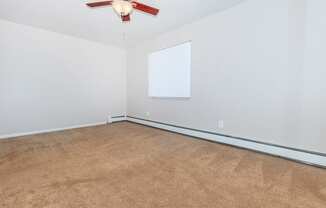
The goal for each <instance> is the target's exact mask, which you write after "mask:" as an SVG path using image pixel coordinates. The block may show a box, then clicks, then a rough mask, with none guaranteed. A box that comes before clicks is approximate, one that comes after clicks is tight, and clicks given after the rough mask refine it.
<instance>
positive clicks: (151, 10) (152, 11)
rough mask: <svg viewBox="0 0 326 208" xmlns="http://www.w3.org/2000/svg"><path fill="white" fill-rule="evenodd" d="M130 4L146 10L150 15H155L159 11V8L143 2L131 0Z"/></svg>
mask: <svg viewBox="0 0 326 208" xmlns="http://www.w3.org/2000/svg"><path fill="white" fill-rule="evenodd" d="M132 5H133V7H134V8H135V9H137V10H140V11H143V12H146V13H148V14H151V15H157V14H158V12H159V11H160V10H159V9H156V8H154V7H150V6H147V5H145V4H141V3H138V2H136V1H132Z"/></svg>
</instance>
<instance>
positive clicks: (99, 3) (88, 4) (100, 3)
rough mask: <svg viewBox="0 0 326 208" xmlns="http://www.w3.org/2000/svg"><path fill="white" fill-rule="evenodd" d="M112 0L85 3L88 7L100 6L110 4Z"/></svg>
mask: <svg viewBox="0 0 326 208" xmlns="http://www.w3.org/2000/svg"><path fill="white" fill-rule="evenodd" d="M112 2H113V1H99V2H92V3H87V4H86V5H87V6H89V7H101V6H109V5H112Z"/></svg>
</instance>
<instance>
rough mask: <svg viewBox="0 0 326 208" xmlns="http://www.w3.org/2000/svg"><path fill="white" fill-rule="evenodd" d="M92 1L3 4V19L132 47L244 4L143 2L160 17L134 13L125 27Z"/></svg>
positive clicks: (223, 0)
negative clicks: (93, 6) (89, 4)
mask: <svg viewBox="0 0 326 208" xmlns="http://www.w3.org/2000/svg"><path fill="white" fill-rule="evenodd" d="M90 1H94V0H90ZM90 1H86V0H63V1H58V0H25V1H22V0H6V1H0V18H2V19H6V20H9V21H13V22H16V23H20V24H26V25H31V26H36V27H40V28H44V29H47V30H51V31H55V32H59V33H64V34H68V35H73V36H77V37H81V38H85V39H88V40H93V41H99V42H102V43H106V44H111V45H115V46H119V47H128V46H132V45H135V44H136V43H137V42H141V41H144V40H145V39H147V38H150V37H154V36H156V35H158V34H160V33H163V32H167V31H169V30H171V29H174V28H177V27H180V26H181V25H184V24H186V23H189V22H192V21H195V20H197V19H199V18H202V17H204V16H207V15H210V14H212V13H215V12H217V11H221V10H223V9H226V8H229V7H232V6H234V5H236V4H237V3H239V2H241V1H243V0H139V2H141V3H146V4H148V5H151V6H154V7H157V8H159V9H160V13H159V15H158V16H157V17H152V16H150V15H147V14H144V13H140V12H134V13H133V14H132V21H131V22H130V23H124V24H123V23H122V22H121V21H120V19H119V18H118V17H117V15H116V14H115V13H114V12H113V10H112V8H111V7H103V8H99V9H90V8H88V7H86V6H85V3H86V2H90ZM95 1H96V0H95ZM123 34H125V35H123Z"/></svg>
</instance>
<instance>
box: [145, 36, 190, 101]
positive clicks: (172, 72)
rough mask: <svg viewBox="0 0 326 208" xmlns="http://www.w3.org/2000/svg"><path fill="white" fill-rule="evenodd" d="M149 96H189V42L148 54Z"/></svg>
mask: <svg viewBox="0 0 326 208" xmlns="http://www.w3.org/2000/svg"><path fill="white" fill-rule="evenodd" d="M148 65H149V74H148V78H149V86H148V94H149V96H150V97H168V98H189V97H190V96H191V87H190V86H191V43H190V42H187V43H184V44H181V45H178V46H175V47H172V48H168V49H164V50H161V51H158V52H154V53H152V54H150V55H149V58H148Z"/></svg>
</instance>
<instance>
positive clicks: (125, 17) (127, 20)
mask: <svg viewBox="0 0 326 208" xmlns="http://www.w3.org/2000/svg"><path fill="white" fill-rule="evenodd" d="M121 19H122V21H123V22H129V21H130V14H128V15H126V16H121Z"/></svg>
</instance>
